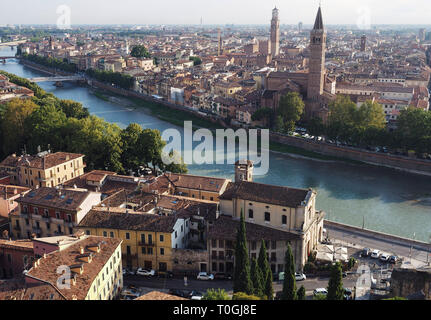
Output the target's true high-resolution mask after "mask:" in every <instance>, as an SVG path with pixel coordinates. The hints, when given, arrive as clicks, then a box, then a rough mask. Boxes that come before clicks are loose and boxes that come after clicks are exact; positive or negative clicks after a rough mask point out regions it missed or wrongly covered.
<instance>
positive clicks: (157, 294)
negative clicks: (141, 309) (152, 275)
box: [135, 291, 188, 300]
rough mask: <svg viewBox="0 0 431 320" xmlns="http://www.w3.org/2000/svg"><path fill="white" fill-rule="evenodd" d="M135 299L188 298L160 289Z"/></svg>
mask: <svg viewBox="0 0 431 320" xmlns="http://www.w3.org/2000/svg"><path fill="white" fill-rule="evenodd" d="M135 300H188V299H186V298H181V297H177V296H174V295H171V294H167V293H164V292H160V291H151V292H149V293H147V294H144V295H143V296H140V297H139V298H136V299H135Z"/></svg>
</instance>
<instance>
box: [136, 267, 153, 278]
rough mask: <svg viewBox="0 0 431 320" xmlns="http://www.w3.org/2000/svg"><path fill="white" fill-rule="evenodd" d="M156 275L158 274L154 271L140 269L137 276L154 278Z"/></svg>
mask: <svg viewBox="0 0 431 320" xmlns="http://www.w3.org/2000/svg"><path fill="white" fill-rule="evenodd" d="M155 274H156V272H155V271H154V270H146V269H142V268H138V270H136V275H138V276H146V277H152V276H154V275H155Z"/></svg>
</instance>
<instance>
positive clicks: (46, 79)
mask: <svg viewBox="0 0 431 320" xmlns="http://www.w3.org/2000/svg"><path fill="white" fill-rule="evenodd" d="M28 80H30V81H31V82H35V83H37V82H64V81H85V77H83V76H78V75H74V76H54V77H37V78H29V79H28Z"/></svg>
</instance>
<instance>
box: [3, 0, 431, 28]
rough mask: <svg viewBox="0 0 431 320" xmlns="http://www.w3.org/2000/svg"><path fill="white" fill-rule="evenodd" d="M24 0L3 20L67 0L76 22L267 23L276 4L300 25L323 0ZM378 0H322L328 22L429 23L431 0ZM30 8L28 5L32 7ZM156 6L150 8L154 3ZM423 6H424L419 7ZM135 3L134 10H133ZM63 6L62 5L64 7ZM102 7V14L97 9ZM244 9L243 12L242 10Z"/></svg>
mask: <svg viewBox="0 0 431 320" xmlns="http://www.w3.org/2000/svg"><path fill="white" fill-rule="evenodd" d="M37 2H38V3H37V4H36V5H35V1H30V0H23V1H22V2H20V5H15V4H8V7H7V10H2V12H0V21H2V25H7V24H12V25H16V24H48V25H50V24H56V23H57V20H58V19H59V17H60V16H61V12H60V13H57V12H58V11H57V9H58V8H59V7H60V6H62V5H67V6H69V7H70V11H71V12H70V21H71V24H72V25H81V24H91V25H104V24H108V25H113V24H125V25H153V24H167V25H174V24H184V25H199V24H200V23H201V18H202V22H203V24H204V25H216V24H236V25H247V24H251V25H253V24H255V25H265V24H269V23H270V20H271V15H270V14H269V13H270V12H271V10H272V9H273V8H274V7H275V6H276V7H277V8H278V9H279V10H280V24H281V25H295V24H297V23H298V22H300V21H301V22H303V23H304V24H306V25H309V24H312V23H313V19H314V13H313V12H315V10H316V9H317V7H318V6H319V1H317V0H305V1H303V2H301V3H299V4H295V10H291V8H290V6H291V4H290V3H287V2H285V1H280V0H276V1H273V2H266V3H262V2H258V1H256V0H251V1H247V2H245V1H244V0H236V1H234V2H232V1H228V0H221V1H218V2H217V3H206V4H205V6H202V2H200V1H198V0H190V1H188V2H187V3H178V2H176V1H172V0H161V1H159V2H158V3H157V7H156V8H154V7H153V4H152V3H149V2H147V1H137V0H124V1H122V8H126V9H121V10H123V12H121V13H119V12H120V11H119V8H118V4H117V3H116V2H114V1H112V0H108V1H101V0H94V1H91V2H88V1H87V2H85V1H83V0H66V1H60V0H46V1H43V2H42V1H37ZM387 5H388V3H387V1H384V2H383V0H377V1H371V0H363V1H359V0H350V1H341V0H326V1H323V2H322V10H323V13H324V15H325V17H326V19H325V20H326V24H327V25H355V24H356V25H358V26H360V27H361V26H362V27H363V26H367V25H380V24H398V25H399V24H403V25H410V24H411V25H420V24H428V23H429V20H428V17H427V12H430V10H431V3H430V2H429V1H426V0H413V1H405V0H395V1H392V2H391V3H390V5H391V7H390V10H388V6H387ZM27 8H28V9H27ZM148 8H149V9H150V10H149V9H148ZM417 8H422V9H421V10H420V11H419V12H418V10H417ZM132 9H133V10H132ZM60 11H61V10H60ZM95 12H97V15H95V14H94V13H95ZM238 13H241V14H238Z"/></svg>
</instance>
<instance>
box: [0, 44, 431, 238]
mask: <svg viewBox="0 0 431 320" xmlns="http://www.w3.org/2000/svg"><path fill="white" fill-rule="evenodd" d="M14 53H15V52H14V51H11V49H10V48H9V47H7V48H0V56H11V55H13V54H14ZM0 69H2V70H5V71H7V72H11V73H14V74H17V75H18V76H21V77H25V78H31V77H36V76H41V75H43V73H41V72H38V71H34V70H32V69H29V68H27V67H25V66H23V65H21V64H19V63H18V62H17V61H15V60H7V63H6V64H2V63H0ZM39 85H40V86H41V87H42V88H43V89H45V90H46V91H49V92H52V93H54V94H55V95H56V96H58V97H60V98H62V99H72V100H75V101H79V102H81V103H82V104H83V105H84V106H85V107H87V108H88V109H89V111H90V113H91V114H94V115H97V116H99V117H101V118H103V119H105V120H106V121H109V122H113V123H116V124H118V125H119V126H120V127H122V128H125V127H126V126H127V125H128V124H129V123H132V122H136V123H138V124H140V125H141V126H142V127H144V128H152V129H159V130H160V131H163V130H165V129H168V128H176V127H175V126H173V125H171V124H170V123H167V122H164V121H161V120H160V119H158V118H157V117H155V116H153V115H151V113H150V111H149V110H147V109H145V108H139V109H136V108H133V107H130V106H127V105H124V104H121V103H113V102H109V101H105V100H102V99H99V98H98V97H96V96H95V95H94V94H92V92H91V90H89V89H88V88H87V87H81V86H78V85H75V84H72V83H65V85H64V87H63V88H56V87H55V86H53V83H40V84H39ZM178 129H180V128H178ZM188 168H189V173H191V174H195V175H204V176H214V177H226V178H230V179H233V176H234V168H233V166H232V165H227V164H224V165H216V164H214V165H189V166H188ZM254 180H255V181H257V182H261V183H268V184H275V185H281V186H290V187H298V188H309V187H311V188H314V189H316V190H317V192H318V196H317V208H318V209H320V210H324V211H326V212H327V219H329V220H332V221H337V222H341V223H345V224H350V225H353V226H359V227H362V225H363V223H364V225H365V227H366V228H368V229H372V230H375V231H381V232H386V233H389V234H394V235H399V236H403V237H407V238H415V239H417V240H421V241H427V242H428V241H429V239H430V236H431V178H430V177H425V176H419V175H414V174H410V173H404V172H399V171H396V170H393V169H389V168H383V167H375V166H370V165H355V164H348V163H344V162H321V161H315V160H308V159H299V158H295V157H291V156H288V155H282V154H277V153H270V166H269V172H268V174H266V175H265V176H259V177H255V178H254Z"/></svg>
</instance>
